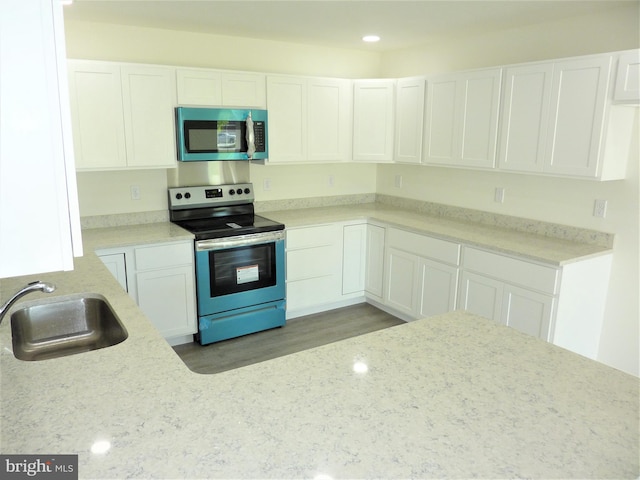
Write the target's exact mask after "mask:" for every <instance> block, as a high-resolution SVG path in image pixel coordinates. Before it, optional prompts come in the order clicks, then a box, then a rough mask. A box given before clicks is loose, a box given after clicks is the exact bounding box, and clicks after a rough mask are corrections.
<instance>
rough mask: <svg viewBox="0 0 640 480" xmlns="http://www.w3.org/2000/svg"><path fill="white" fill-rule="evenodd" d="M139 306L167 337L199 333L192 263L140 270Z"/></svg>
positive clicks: (137, 280)
mask: <svg viewBox="0 0 640 480" xmlns="http://www.w3.org/2000/svg"><path fill="white" fill-rule="evenodd" d="M136 283H137V295H138V305H139V306H140V308H141V309H142V311H143V312H144V313H145V315H147V317H149V320H151V322H152V323H153V324H154V325H155V326H156V328H157V329H158V330H159V331H160V333H161V334H162V335H163V336H164V337H167V338H168V337H175V336H178V335H189V334H192V333H196V330H197V326H196V312H195V302H194V293H193V292H194V291H195V287H194V275H193V266H191V267H189V266H182V267H174V268H167V269H163V270H150V271H146V272H138V274H137V275H136Z"/></svg>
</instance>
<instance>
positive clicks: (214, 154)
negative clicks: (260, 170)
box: [176, 107, 269, 162]
mask: <svg viewBox="0 0 640 480" xmlns="http://www.w3.org/2000/svg"><path fill="white" fill-rule="evenodd" d="M176 140H177V148H178V160H179V161H181V162H206V161H219V160H265V159H267V158H269V149H268V146H267V141H268V129H267V111H266V110H257V109H256V110H244V109H230V108H191V107H178V108H176Z"/></svg>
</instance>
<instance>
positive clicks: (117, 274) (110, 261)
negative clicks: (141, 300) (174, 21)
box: [98, 252, 129, 292]
mask: <svg viewBox="0 0 640 480" xmlns="http://www.w3.org/2000/svg"><path fill="white" fill-rule="evenodd" d="M124 255H125V254H124V253H123V252H119V253H105V254H98V257H99V258H100V260H102V263H104V265H105V267H107V269H108V270H109V271H110V272H111V275H113V277H114V278H115V279H116V280H118V283H119V284H120V286H121V287H122V289H123V290H124V291H125V292H128V291H129V288H128V287H127V268H126V266H125V257H124Z"/></svg>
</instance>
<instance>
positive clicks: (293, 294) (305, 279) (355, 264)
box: [286, 223, 367, 318]
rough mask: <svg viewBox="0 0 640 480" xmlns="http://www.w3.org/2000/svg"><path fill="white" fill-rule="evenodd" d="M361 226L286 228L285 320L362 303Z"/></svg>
mask: <svg viewBox="0 0 640 480" xmlns="http://www.w3.org/2000/svg"><path fill="white" fill-rule="evenodd" d="M366 233H367V226H366V225H365V224H364V223H360V224H350V223H334V224H326V225H313V226H309V227H300V228H290V229H289V228H287V255H286V257H287V258H286V263H287V318H295V317H299V316H302V315H308V314H311V313H316V312H321V311H325V310H330V309H332V308H338V307H342V306H347V305H352V304H354V303H360V302H362V301H364V299H365V296H364V290H365V285H366V280H365V277H366V267H365V262H366V238H367V237H366Z"/></svg>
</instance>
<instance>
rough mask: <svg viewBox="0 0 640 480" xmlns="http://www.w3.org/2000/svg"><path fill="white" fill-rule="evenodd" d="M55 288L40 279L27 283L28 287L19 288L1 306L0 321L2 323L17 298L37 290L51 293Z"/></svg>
mask: <svg viewBox="0 0 640 480" xmlns="http://www.w3.org/2000/svg"><path fill="white" fill-rule="evenodd" d="M55 289H56V286H55V285H52V284H50V283H45V282H41V281H40V280H36V281H35V282H31V283H29V284H27V286H26V287H24V288H22V289H21V290H19V291H18V292H17V293H16V294H15V295H14V296H13V297H11V298H10V299H9V300H7V302H6V303H5V304H4V305H2V306H1V307H0V323H2V319H3V318H4V316H5V315H6V314H7V312H8V311H9V309H10V308H11V305H13V304H14V303H15V302H16V300H18V299H19V298H20V297H22V296H24V295H26V294H27V293H31V292H37V291H40V292H44V293H51V292H53V291H54V290H55Z"/></svg>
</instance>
